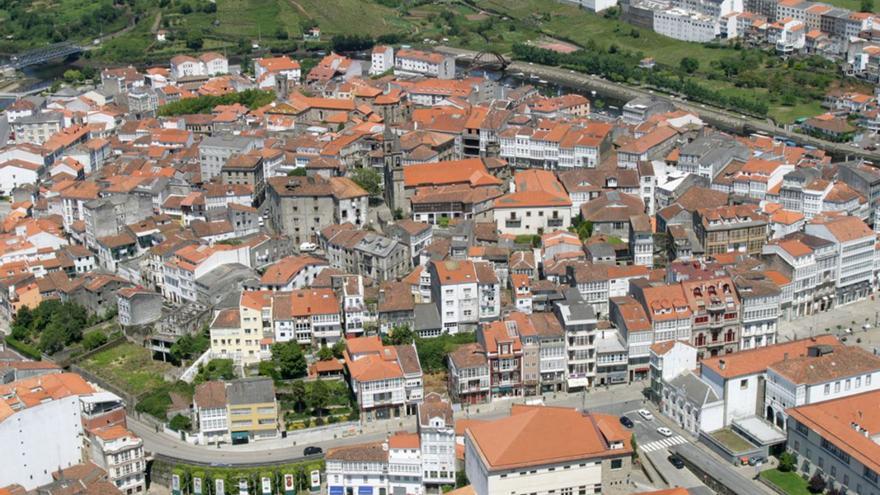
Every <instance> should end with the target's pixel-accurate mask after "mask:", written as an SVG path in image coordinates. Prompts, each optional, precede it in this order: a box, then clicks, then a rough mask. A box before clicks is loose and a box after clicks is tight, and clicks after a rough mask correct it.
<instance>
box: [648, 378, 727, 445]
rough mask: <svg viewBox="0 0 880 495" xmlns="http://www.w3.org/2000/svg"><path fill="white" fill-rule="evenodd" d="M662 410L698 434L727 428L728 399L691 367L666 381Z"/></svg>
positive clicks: (662, 397) (691, 431)
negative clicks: (725, 421) (725, 417)
mask: <svg viewBox="0 0 880 495" xmlns="http://www.w3.org/2000/svg"><path fill="white" fill-rule="evenodd" d="M660 410H661V411H662V412H663V414H664V415H666V416H667V417H669V418H672V420H673V421H675V422H676V424H678V426H679V427H681V428H684V429H685V430H687V431H689V432H690V433H692V434H694V435H699V434H700V433H701V432H707V433H708V432H712V431H715V430H718V429H720V428H723V427H724V422H723V420H724V414H723V411H724V401H723V400H721V398H719V397H718V394H717V393H716V392H715V390H714V389H713V388H712V387H711V386H710V385H709V384H707V383H706V382H704V381H702V380H700V378H699V377H698V376H697V375H695V374H694V372H693V371H691V370H687V371H684V372H683V373H682V374H680V375H678V376H676V377H675V378H673V379H672V380H670V381H668V382H667V383H666V384H665V386H664V387H663V392H662V395H661V399H660Z"/></svg>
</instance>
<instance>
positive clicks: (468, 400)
mask: <svg viewBox="0 0 880 495" xmlns="http://www.w3.org/2000/svg"><path fill="white" fill-rule="evenodd" d="M447 359H448V361H449V375H448V376H449V394H450V395H451V397H452V400H454V401H455V402H457V403H461V404H480V403H483V402H488V401H489V400H491V397H492V396H491V386H490V376H489V360H488V359H487V357H486V351H485V350H484V349H483V346H482V345H480V344H478V343H472V344H464V345H462V346H459V347H458V348H457V349H455V350H454V351H452V352H450V353H449V355H448V357H447Z"/></svg>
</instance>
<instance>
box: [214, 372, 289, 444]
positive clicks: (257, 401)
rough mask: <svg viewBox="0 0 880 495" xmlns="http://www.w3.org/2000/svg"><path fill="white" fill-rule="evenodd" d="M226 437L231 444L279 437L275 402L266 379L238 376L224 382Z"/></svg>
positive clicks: (271, 388) (270, 383)
mask: <svg viewBox="0 0 880 495" xmlns="http://www.w3.org/2000/svg"><path fill="white" fill-rule="evenodd" d="M226 400H227V403H228V409H229V413H228V414H229V436H230V438H231V440H232V443H233V444H237V443H248V442H250V441H254V440H263V439H267V438H275V437H276V436H278V401H277V400H276V399H275V385H274V384H273V383H272V380H271V379H269V378H263V377H253V378H240V379H238V380H232V381H230V382H227V386H226Z"/></svg>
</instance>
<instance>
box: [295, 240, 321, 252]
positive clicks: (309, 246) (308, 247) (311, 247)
mask: <svg viewBox="0 0 880 495" xmlns="http://www.w3.org/2000/svg"><path fill="white" fill-rule="evenodd" d="M317 249H318V245H317V244H315V243H314V242H304V243H302V244H300V245H299V250H300V251H302V252H304V253H311V252H312V251H316V250H317Z"/></svg>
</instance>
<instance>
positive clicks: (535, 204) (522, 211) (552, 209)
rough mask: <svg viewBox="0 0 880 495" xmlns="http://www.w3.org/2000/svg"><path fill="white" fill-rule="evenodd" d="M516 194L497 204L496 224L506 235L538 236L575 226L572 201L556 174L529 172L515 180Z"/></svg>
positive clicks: (504, 198)
mask: <svg viewBox="0 0 880 495" xmlns="http://www.w3.org/2000/svg"><path fill="white" fill-rule="evenodd" d="M513 187H514V192H511V193H509V194H505V195H504V196H501V197H500V198H497V199H496V200H495V202H494V216H495V224H496V226H497V227H498V231H499V232H501V233H504V234H510V235H521V234H530V233H535V232H537V233H538V235H541V234H543V233H544V232H552V231H554V230H566V229H568V227H569V226H570V225H571V200H570V199H569V198H568V193H567V192H566V191H565V188H564V187H563V186H562V183H560V182H559V180H558V179H557V178H556V174H554V173H553V172H550V171H548V170H526V171H523V172H518V173H517V174H516V175H515V176H514V178H513Z"/></svg>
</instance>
